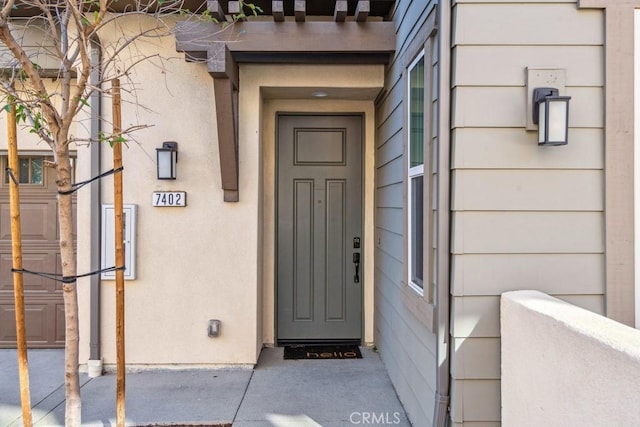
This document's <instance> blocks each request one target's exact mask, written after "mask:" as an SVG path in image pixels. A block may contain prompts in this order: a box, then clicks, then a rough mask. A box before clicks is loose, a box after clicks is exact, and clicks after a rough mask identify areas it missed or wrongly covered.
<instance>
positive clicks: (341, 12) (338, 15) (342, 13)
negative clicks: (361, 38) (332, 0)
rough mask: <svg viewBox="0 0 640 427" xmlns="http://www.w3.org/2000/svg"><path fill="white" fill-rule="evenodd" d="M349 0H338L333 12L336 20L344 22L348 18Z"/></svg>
mask: <svg viewBox="0 0 640 427" xmlns="http://www.w3.org/2000/svg"><path fill="white" fill-rule="evenodd" d="M347 9H348V5H347V0H337V1H336V7H335V11H334V12H333V19H334V20H335V21H336V22H344V21H346V19H347Z"/></svg>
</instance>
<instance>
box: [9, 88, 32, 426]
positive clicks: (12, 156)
mask: <svg viewBox="0 0 640 427" xmlns="http://www.w3.org/2000/svg"><path fill="white" fill-rule="evenodd" d="M9 106H10V107H9V114H8V118H7V128H8V131H9V132H8V133H9V141H8V142H9V144H8V147H7V148H8V157H9V169H10V170H11V172H12V173H13V176H14V177H15V179H18V178H17V177H18V176H19V174H18V167H19V166H18V138H17V130H16V104H15V102H14V100H13V99H11V98H10V99H9ZM9 199H10V216H11V249H12V252H13V268H14V269H15V270H22V231H21V227H20V196H19V194H18V183H17V182H14V181H13V178H12V177H10V178H9ZM22 279H23V277H22V273H21V272H14V273H13V293H14V298H15V305H16V307H15V309H16V338H17V342H18V371H19V377H20V401H21V403H22V422H23V424H24V426H26V427H31V425H32V424H33V421H32V419H31V395H30V391H29V365H28V361H27V331H26V327H25V318H24V285H23V280H22Z"/></svg>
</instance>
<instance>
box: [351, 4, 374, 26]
mask: <svg viewBox="0 0 640 427" xmlns="http://www.w3.org/2000/svg"><path fill="white" fill-rule="evenodd" d="M369 12H371V3H370V2H369V0H358V4H357V5H356V13H355V17H356V22H366V21H367V18H368V17H369Z"/></svg>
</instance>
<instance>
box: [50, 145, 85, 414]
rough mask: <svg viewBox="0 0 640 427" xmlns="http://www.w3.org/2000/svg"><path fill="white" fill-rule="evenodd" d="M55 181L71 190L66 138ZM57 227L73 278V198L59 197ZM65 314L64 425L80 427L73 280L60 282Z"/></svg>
mask: <svg viewBox="0 0 640 427" xmlns="http://www.w3.org/2000/svg"><path fill="white" fill-rule="evenodd" d="M56 142H57V144H56V147H57V150H56V165H57V166H56V172H57V174H56V178H57V181H56V183H57V185H58V191H68V190H70V189H71V184H72V179H71V176H72V175H71V174H72V169H71V161H70V159H69V148H68V145H67V144H66V138H59V139H58V141H56ZM58 224H59V227H60V258H61V260H62V274H63V276H64V277H75V275H76V257H75V248H74V242H73V204H72V196H71V195H70V194H68V195H62V194H58ZM62 290H63V295H64V313H65V374H64V378H65V399H66V406H65V425H66V426H67V427H76V426H80V423H81V409H82V402H81V400H80V376H79V373H78V364H79V331H78V293H77V289H76V282H75V280H74V281H73V282H71V283H63V285H62Z"/></svg>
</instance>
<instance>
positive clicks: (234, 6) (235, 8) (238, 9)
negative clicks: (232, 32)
mask: <svg viewBox="0 0 640 427" xmlns="http://www.w3.org/2000/svg"><path fill="white" fill-rule="evenodd" d="M227 7H228V9H227V10H228V11H229V15H239V14H241V13H243V11H242V5H241V4H240V2H239V1H229V5H228V6H227ZM246 20H247V18H246V17H241V18H238V21H246Z"/></svg>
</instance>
